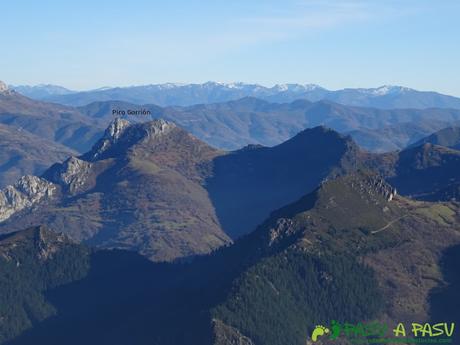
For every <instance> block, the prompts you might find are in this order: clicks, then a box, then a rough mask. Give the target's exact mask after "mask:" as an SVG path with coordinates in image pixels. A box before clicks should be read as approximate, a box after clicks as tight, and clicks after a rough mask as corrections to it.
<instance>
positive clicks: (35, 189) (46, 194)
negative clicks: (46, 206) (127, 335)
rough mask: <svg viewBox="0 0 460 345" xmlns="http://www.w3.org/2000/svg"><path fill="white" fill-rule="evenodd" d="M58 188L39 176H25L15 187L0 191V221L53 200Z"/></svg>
mask: <svg viewBox="0 0 460 345" xmlns="http://www.w3.org/2000/svg"><path fill="white" fill-rule="evenodd" d="M55 191H56V186H55V185H53V184H52V183H50V182H49V181H47V180H45V179H42V178H40V177H37V176H30V175H27V176H23V177H21V178H20V179H19V181H18V182H16V184H14V185H13V186H7V187H6V188H5V189H3V190H2V191H0V221H4V220H6V219H8V218H9V217H11V216H12V215H13V214H14V213H16V212H19V211H21V210H23V209H24V208H27V207H31V206H33V205H34V204H37V203H38V202H40V201H41V200H43V199H47V198H51V197H52V196H53V194H54V192H55Z"/></svg>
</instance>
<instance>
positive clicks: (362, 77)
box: [0, 0, 460, 96]
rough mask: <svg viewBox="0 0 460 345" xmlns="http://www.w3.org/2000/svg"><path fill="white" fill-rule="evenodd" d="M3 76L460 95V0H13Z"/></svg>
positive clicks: (76, 84) (87, 84) (6, 19)
mask: <svg viewBox="0 0 460 345" xmlns="http://www.w3.org/2000/svg"><path fill="white" fill-rule="evenodd" d="M0 15H1V21H0V26H1V34H0V46H1V47H2V50H1V53H0V80H4V81H5V82H7V83H10V84H39V83H53V84H59V85H63V86H66V87H69V88H73V89H87V88H97V87H101V86H127V85H138V84H150V83H163V82H185V83H188V82H205V81H209V80H214V81H222V82H232V81H243V82H254V83H261V84H263V85H268V86H269V85H272V84H276V83H287V82H292V83H315V84H320V85H322V86H324V87H327V88H330V89H339V88H344V87H376V86H380V85H384V84H395V85H403V86H408V87H413V88H416V89H421V90H436V91H439V92H443V93H447V94H452V95H456V96H460V20H458V18H459V17H460V1H449V0H445V1H435V0H432V1H425V0H407V1H405V0H400V1H384V0H382V1H355V0H349V1H348V0H344V1H335V0H325V1H308V0H294V1H290V0H283V1H271V0H267V1H258V0H246V1H240V0H232V1H228V0H226V1H221V0H214V1H190V0H189V1H180V0H168V1H147V0H130V1H115V0H112V1H104V0H100V1H96V0H92V1H86V0H79V1H51V0H41V1H25V0H15V1H2V2H1V4H0Z"/></svg>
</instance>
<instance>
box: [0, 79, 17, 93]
mask: <svg viewBox="0 0 460 345" xmlns="http://www.w3.org/2000/svg"><path fill="white" fill-rule="evenodd" d="M13 93H14V91H13V90H11V89H10V88H8V85H6V84H5V83H4V82H3V81H1V80H0V94H3V95H11V94H13Z"/></svg>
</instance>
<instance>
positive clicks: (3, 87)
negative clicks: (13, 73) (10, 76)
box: [0, 80, 8, 92]
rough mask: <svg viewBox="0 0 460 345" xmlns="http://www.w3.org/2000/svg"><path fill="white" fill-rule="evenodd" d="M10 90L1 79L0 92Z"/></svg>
mask: <svg viewBox="0 0 460 345" xmlns="http://www.w3.org/2000/svg"><path fill="white" fill-rule="evenodd" d="M5 91H8V86H7V85H6V84H5V83H4V82H2V81H1V80H0V92H5Z"/></svg>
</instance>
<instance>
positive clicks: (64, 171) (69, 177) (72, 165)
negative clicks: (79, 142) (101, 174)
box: [45, 156, 92, 194]
mask: <svg viewBox="0 0 460 345" xmlns="http://www.w3.org/2000/svg"><path fill="white" fill-rule="evenodd" d="M91 166H92V164H91V163H90V162H87V161H84V160H82V159H79V158H77V157H73V156H72V157H70V158H69V159H67V160H66V161H65V162H64V163H62V164H59V165H56V166H55V167H53V168H51V169H50V171H48V172H47V173H46V176H45V177H46V178H47V179H48V180H50V181H51V182H54V183H56V184H59V185H61V186H63V187H64V188H65V189H66V191H68V192H69V193H70V194H75V193H78V192H79V191H81V189H82V187H83V186H84V185H85V182H86V180H87V178H88V176H89V173H90V171H91Z"/></svg>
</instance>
